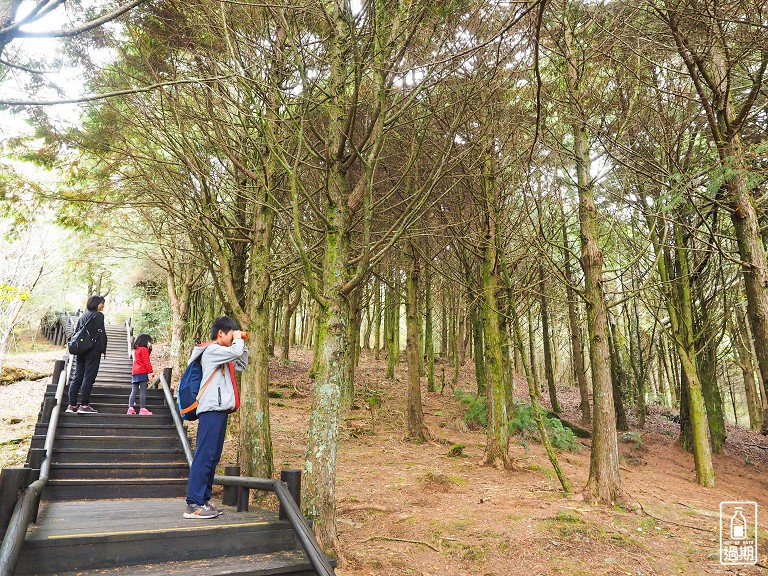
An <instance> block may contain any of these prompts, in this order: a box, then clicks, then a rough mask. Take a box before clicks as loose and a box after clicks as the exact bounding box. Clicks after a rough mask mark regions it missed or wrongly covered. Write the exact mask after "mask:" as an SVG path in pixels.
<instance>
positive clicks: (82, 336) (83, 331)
mask: <svg viewBox="0 0 768 576" xmlns="http://www.w3.org/2000/svg"><path fill="white" fill-rule="evenodd" d="M91 320H93V316H91V317H90V318H88V320H86V322H85V324H83V325H82V326H80V329H79V330H77V331H76V332H75V333H74V334H72V338H70V339H69V342H67V350H69V353H70V354H74V355H75V356H78V355H79V354H85V353H86V352H90V351H91V350H92V349H93V347H94V346H95V345H96V342H95V341H94V339H93V336H91V333H90V332H88V323H89V322H90V321H91Z"/></svg>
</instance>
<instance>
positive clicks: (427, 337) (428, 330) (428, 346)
mask: <svg viewBox="0 0 768 576" xmlns="http://www.w3.org/2000/svg"><path fill="white" fill-rule="evenodd" d="M424 276H425V278H424V356H425V357H426V359H427V391H429V392H434V391H435V342H434V336H433V334H434V326H433V325H432V305H433V302H432V278H431V274H430V273H429V270H426V274H425V275H424Z"/></svg>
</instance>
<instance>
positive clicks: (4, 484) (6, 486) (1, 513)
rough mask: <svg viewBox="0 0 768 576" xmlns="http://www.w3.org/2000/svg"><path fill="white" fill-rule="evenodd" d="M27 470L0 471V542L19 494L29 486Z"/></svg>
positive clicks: (7, 469)
mask: <svg viewBox="0 0 768 576" xmlns="http://www.w3.org/2000/svg"><path fill="white" fill-rule="evenodd" d="M30 472H31V470H30V469H29V468H3V469H2V470H0V540H1V539H2V538H4V537H5V531H6V530H7V529H8V523H9V522H10V521H11V516H13V509H14V508H15V507H16V501H17V500H18V499H19V493H20V492H21V491H22V490H24V489H25V488H26V487H27V485H28V484H29V473H30Z"/></svg>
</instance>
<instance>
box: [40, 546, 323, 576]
mask: <svg viewBox="0 0 768 576" xmlns="http://www.w3.org/2000/svg"><path fill="white" fill-rule="evenodd" d="M54 574H55V575H56V576H86V575H88V574H94V575H95V574H98V576H167V575H168V574H193V575H194V576H316V572H315V571H314V570H313V569H312V565H311V564H310V563H309V560H308V559H307V557H306V555H305V554H304V552H299V551H281V552H267V553H264V554H248V555H243V556H228V557H222V558H218V557H217V558H206V559H204V560H187V561H186V562H162V563H159V564H150V565H143V566H138V565H137V566H133V565H132V566H121V567H119V568H102V569H100V570H98V572H90V571H88V570H78V571H76V572H59V571H57V572H55V573H48V574H40V575H39V576H54Z"/></svg>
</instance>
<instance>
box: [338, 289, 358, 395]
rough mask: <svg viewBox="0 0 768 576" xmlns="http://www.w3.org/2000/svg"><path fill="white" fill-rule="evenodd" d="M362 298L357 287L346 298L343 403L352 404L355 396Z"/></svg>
mask: <svg viewBox="0 0 768 576" xmlns="http://www.w3.org/2000/svg"><path fill="white" fill-rule="evenodd" d="M360 300H361V289H360V288H356V289H355V290H353V291H352V292H351V293H350V294H349V295H348V296H347V297H346V298H345V299H344V305H345V307H346V311H345V316H346V318H347V324H346V327H345V328H346V330H347V334H346V342H347V351H346V352H347V353H346V354H345V355H344V380H343V382H342V386H341V404H342V406H343V407H345V408H346V407H349V406H351V405H352V402H353V401H354V397H355V366H356V365H357V358H358V356H359V354H360V346H359V342H360Z"/></svg>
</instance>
